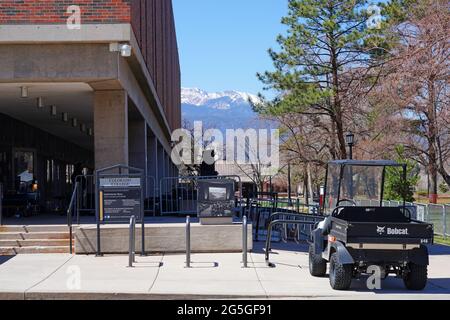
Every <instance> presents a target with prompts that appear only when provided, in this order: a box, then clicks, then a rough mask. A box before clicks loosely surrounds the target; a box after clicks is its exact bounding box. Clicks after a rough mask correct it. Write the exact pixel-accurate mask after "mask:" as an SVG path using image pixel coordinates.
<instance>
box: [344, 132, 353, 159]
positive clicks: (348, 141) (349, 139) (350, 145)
mask: <svg viewBox="0 0 450 320" xmlns="http://www.w3.org/2000/svg"><path fill="white" fill-rule="evenodd" d="M345 142H346V144H347V146H348V148H349V159H350V160H353V146H354V145H355V135H354V134H353V133H352V132H351V131H350V132H349V133H347V135H346V136H345Z"/></svg>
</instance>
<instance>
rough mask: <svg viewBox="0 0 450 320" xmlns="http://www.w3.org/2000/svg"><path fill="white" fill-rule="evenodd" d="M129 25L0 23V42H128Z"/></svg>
mask: <svg viewBox="0 0 450 320" xmlns="http://www.w3.org/2000/svg"><path fill="white" fill-rule="evenodd" d="M131 34H132V32H131V25H130V24H129V23H124V24H82V25H81V29H79V30H70V29H68V28H67V26H66V25H61V24H51V25H20V24H19V25H16V24H15V25H0V43H2V44H7V43H8V44H18V43H55V42H57V43H83V42H91V43H109V42H129V41H130V40H131Z"/></svg>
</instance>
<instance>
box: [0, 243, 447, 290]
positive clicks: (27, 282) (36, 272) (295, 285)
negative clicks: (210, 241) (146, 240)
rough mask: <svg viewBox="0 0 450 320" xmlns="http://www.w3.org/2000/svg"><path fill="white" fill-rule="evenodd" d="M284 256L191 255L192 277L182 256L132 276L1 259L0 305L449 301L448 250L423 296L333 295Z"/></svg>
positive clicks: (52, 261) (57, 262) (442, 250)
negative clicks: (41, 302)
mask: <svg viewBox="0 0 450 320" xmlns="http://www.w3.org/2000/svg"><path fill="white" fill-rule="evenodd" d="M283 247H284V248H283ZM286 249H287V248H286V247H285V246H282V248H277V246H276V245H274V254H272V255H271V261H272V262H274V263H275V264H276V268H268V267H266V265H265V263H264V255H263V254H262V249H261V244H257V250H256V252H254V253H252V254H250V255H249V261H250V262H249V268H247V269H243V268H242V265H241V260H242V259H241V258H242V256H241V254H195V255H193V257H192V260H193V261H194V263H193V268H191V269H186V268H185V267H184V261H185V257H184V256H183V255H158V256H149V257H139V256H137V263H136V265H135V267H134V268H127V264H128V257H127V256H105V257H102V258H96V257H94V256H70V255H65V254H56V255H19V256H16V257H13V258H6V257H0V299H197V298H223V299H227V298H256V299H277V298H295V299H324V298H331V299H450V269H449V267H448V266H449V265H450V247H443V246H435V247H433V248H432V250H431V256H430V260H431V266H430V268H429V274H430V275H429V277H430V281H429V284H428V286H427V288H426V290H425V291H422V292H411V291H407V290H405V289H404V286H403V281H402V280H400V279H396V278H393V277H389V278H388V279H387V280H385V281H383V282H382V290H380V291H370V290H368V289H367V288H366V287H365V280H364V279H362V280H354V281H353V284H352V288H351V290H349V291H345V292H339V291H333V290H332V289H331V288H330V285H329V282H328V278H313V277H311V276H310V275H309V271H308V254H307V253H306V246H302V247H299V246H297V247H296V251H286ZM290 249H291V248H290Z"/></svg>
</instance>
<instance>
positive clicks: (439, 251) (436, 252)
mask: <svg viewBox="0 0 450 320" xmlns="http://www.w3.org/2000/svg"><path fill="white" fill-rule="evenodd" d="M428 253H429V254H430V255H431V256H446V255H448V256H450V246H444V245H441V244H435V245H433V246H428Z"/></svg>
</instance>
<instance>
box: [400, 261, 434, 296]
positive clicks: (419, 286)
mask: <svg viewBox="0 0 450 320" xmlns="http://www.w3.org/2000/svg"><path fill="white" fill-rule="evenodd" d="M403 281H404V282H405V286H406V288H407V289H408V290H417V291H418V290H423V289H425V287H426V286H427V281H428V267H427V266H420V265H418V264H414V263H410V264H409V272H408V274H407V275H406V276H405V278H404V279H403Z"/></svg>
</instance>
